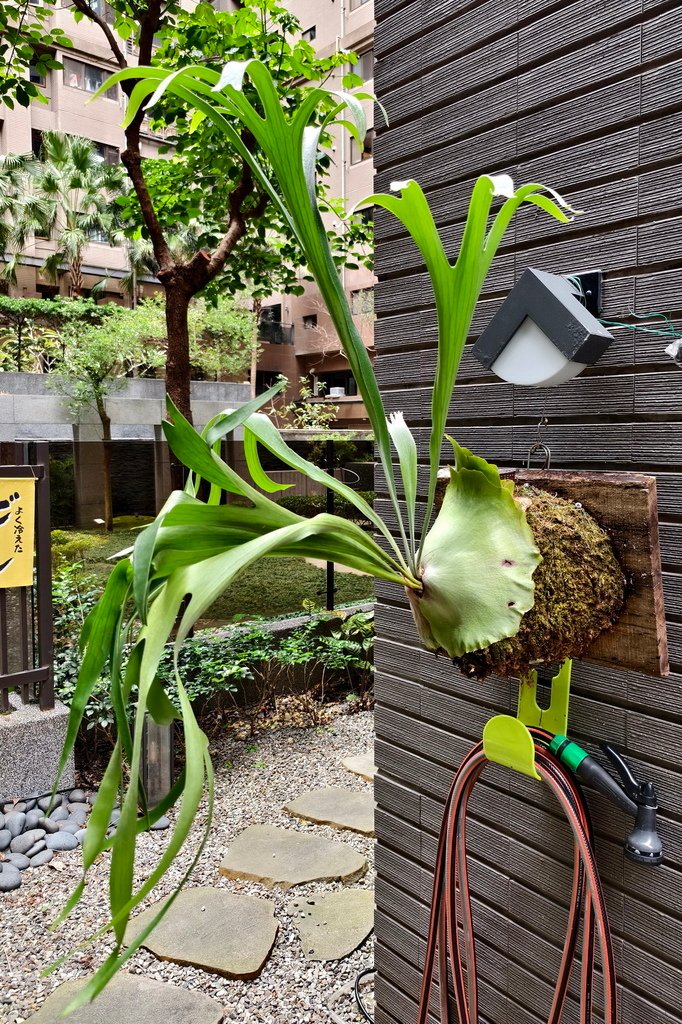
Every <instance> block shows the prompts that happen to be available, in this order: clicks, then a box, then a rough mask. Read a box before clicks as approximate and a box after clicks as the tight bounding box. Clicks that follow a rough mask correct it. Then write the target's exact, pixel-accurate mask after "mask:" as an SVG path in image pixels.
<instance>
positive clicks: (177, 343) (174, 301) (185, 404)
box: [165, 280, 192, 423]
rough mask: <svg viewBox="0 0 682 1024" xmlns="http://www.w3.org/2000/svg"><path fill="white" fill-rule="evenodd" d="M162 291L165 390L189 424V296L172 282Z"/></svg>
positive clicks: (190, 418) (190, 412) (190, 409)
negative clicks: (165, 339) (164, 311)
mask: <svg viewBox="0 0 682 1024" xmlns="http://www.w3.org/2000/svg"><path fill="white" fill-rule="evenodd" d="M165 291H166V331H167V334H168V349H167V357H166V391H167V392H168V394H169V396H170V398H171V400H172V402H173V404H174V405H175V406H176V407H177V408H178V409H179V410H180V412H181V413H182V415H183V416H184V417H185V418H186V419H188V420H189V421H190V423H191V422H192V408H191V404H190V362H189V316H188V315H189V302H190V298H191V296H190V295H189V294H188V293H187V292H186V291H185V289H184V288H181V287H179V286H178V282H177V281H176V280H174V281H169V282H168V284H167V285H166V286H165Z"/></svg>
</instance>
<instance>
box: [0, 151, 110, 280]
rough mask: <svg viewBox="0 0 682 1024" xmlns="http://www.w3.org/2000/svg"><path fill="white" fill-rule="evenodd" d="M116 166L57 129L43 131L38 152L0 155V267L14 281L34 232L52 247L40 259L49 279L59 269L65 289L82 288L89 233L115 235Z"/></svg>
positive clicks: (57, 272) (90, 235) (96, 235)
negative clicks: (2, 255)
mask: <svg viewBox="0 0 682 1024" xmlns="http://www.w3.org/2000/svg"><path fill="white" fill-rule="evenodd" d="M124 183H125V175H124V173H123V170H122V168H121V167H119V166H114V165H112V164H107V163H105V162H104V161H103V160H102V159H101V157H100V156H99V154H98V153H97V150H96V149H95V146H94V144H93V143H92V142H90V141H89V140H87V139H81V138H79V137H77V136H73V135H64V134H63V133H62V132H56V131H50V132H45V133H44V134H43V143H42V150H41V153H40V156H39V157H35V156H34V155H33V154H32V153H28V154H14V153H11V154H8V155H7V156H4V157H0V214H4V215H5V216H4V217H3V218H2V219H0V248H2V249H3V250H4V251H5V252H8V253H9V254H10V259H9V260H8V261H7V262H6V263H5V264H4V266H3V267H2V270H1V271H0V276H2V277H3V278H4V279H5V280H6V281H10V282H12V283H15V282H16V269H17V265H18V264H19V263H20V262H21V259H22V256H23V255H24V253H25V251H26V248H27V247H28V246H29V245H31V244H32V242H33V239H34V237H35V236H36V235H38V236H43V237H47V238H51V239H52V241H53V242H54V245H55V249H54V252H52V253H51V254H50V255H49V256H48V257H47V259H46V260H45V261H44V263H43V270H44V271H45V273H46V274H47V276H48V278H49V279H50V280H52V281H58V280H59V276H60V274H61V273H62V272H63V271H64V270H65V271H66V272H67V274H68V277H69V293H70V294H71V295H72V296H76V297H77V296H79V295H80V294H81V293H82V290H83V271H82V266H83V251H84V249H85V247H86V246H87V245H88V243H89V242H90V240H91V239H92V238H93V237H98V238H101V239H104V240H106V241H109V242H112V243H113V242H114V241H116V239H117V238H119V237H120V233H119V231H118V217H117V207H116V206H115V205H114V203H113V200H114V199H115V198H116V197H117V196H119V195H120V194H121V192H122V191H123V189H124Z"/></svg>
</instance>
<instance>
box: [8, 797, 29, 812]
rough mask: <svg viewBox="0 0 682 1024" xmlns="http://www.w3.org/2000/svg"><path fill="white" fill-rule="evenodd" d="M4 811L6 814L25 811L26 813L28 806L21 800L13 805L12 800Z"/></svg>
mask: <svg viewBox="0 0 682 1024" xmlns="http://www.w3.org/2000/svg"><path fill="white" fill-rule="evenodd" d="M3 811H4V812H5V814H11V813H12V811H23V812H24V813H26V804H25V803H24V801H23V800H19V801H17V803H15V804H13V803H12V801H11V800H10V802H9V803H6V804H5V806H4V807H3Z"/></svg>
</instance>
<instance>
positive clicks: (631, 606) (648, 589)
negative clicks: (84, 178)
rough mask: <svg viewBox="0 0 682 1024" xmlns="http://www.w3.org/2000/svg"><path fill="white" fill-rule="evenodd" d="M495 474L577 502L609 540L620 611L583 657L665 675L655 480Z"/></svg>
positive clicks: (565, 473) (559, 472)
mask: <svg viewBox="0 0 682 1024" xmlns="http://www.w3.org/2000/svg"><path fill="white" fill-rule="evenodd" d="M500 475H501V476H503V477H506V478H507V479H510V478H511V479H514V480H515V481H516V483H518V484H530V485H532V486H533V487H538V488H540V490H543V491H550V492H551V493H552V494H558V495H559V497H561V498H568V499H569V500H570V501H579V502H580V503H581V505H582V506H583V508H584V509H585V510H586V511H587V512H589V513H590V515H591V516H592V517H593V518H594V519H595V520H596V521H597V522H598V523H599V525H600V526H601V527H602V528H603V529H604V530H606V532H607V533H608V535H609V537H610V538H611V543H612V544H613V549H614V551H615V553H616V556H617V558H618V561H619V562H620V564H621V567H622V569H623V573H624V575H625V578H626V580H627V592H626V600H625V608H624V610H623V613H622V615H621V617H620V618H619V620H618V622H617V623H616V624H615V626H613V628H612V629H610V630H608V632H606V633H602V635H601V636H600V637H598V638H597V640H595V642H594V643H593V644H592V646H591V647H590V649H589V651H588V653H587V654H586V655H584V657H585V658H587V659H588V660H589V661H596V662H598V663H600V664H602V665H609V666H611V667H613V668H619V669H626V670H631V671H633V672H644V673H646V674H647V675H651V676H667V675H668V673H669V672H670V666H669V664H668V640H667V634H666V628H665V608H664V604H663V577H662V573H661V551H660V547H659V541H658V510H657V507H656V478H655V477H653V476H645V475H643V474H640V473H581V472H573V471H572V470H563V469H504V470H500Z"/></svg>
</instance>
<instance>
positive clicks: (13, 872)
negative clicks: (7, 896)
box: [0, 861, 21, 892]
mask: <svg viewBox="0 0 682 1024" xmlns="http://www.w3.org/2000/svg"><path fill="white" fill-rule="evenodd" d="M1 866H2V871H0V892H12V891H13V890H14V889H18V888H19V886H20V885H21V871H20V870H19V868H17V867H15V866H14V864H8V863H7V862H6V861H4V862H3V864H2V865H1Z"/></svg>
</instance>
